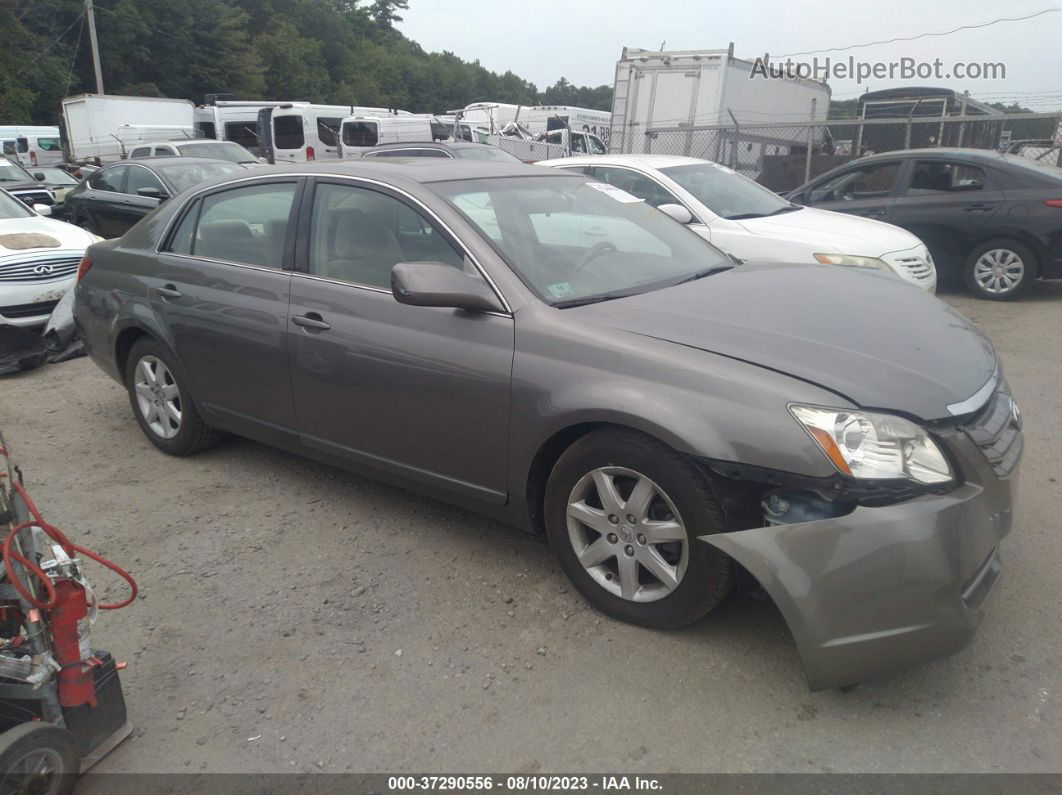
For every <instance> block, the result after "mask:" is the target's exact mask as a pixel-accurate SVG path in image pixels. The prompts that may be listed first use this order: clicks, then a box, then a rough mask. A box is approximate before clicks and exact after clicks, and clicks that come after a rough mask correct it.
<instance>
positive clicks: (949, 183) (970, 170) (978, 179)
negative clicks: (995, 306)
mask: <svg viewBox="0 0 1062 795" xmlns="http://www.w3.org/2000/svg"><path fill="white" fill-rule="evenodd" d="M1005 201H1006V197H1005V196H1004V194H1003V191H1002V190H1001V189H1000V186H999V184H998V182H997V180H996V177H995V172H994V171H992V170H991V169H989V168H985V167H982V166H980V165H978V164H975V163H964V162H961V161H958V160H948V159H946V158H937V157H934V158H919V159H917V160H914V161H913V164H912V167H911V168H910V169H909V170H908V172H907V175H906V177H905V179H904V184H903V186H902V188H901V191H900V195H899V196H898V197H897V198H896V201H895V203H894V204H893V206H892V209H891V212H890V214H889V222H890V223H893V224H896V225H897V226H901V227H903V228H904V229H906V230H908V231H909V232H912V233H913V234H915V235H917V236H918V237H919V238H921V240H922V242H924V243H925V244H926V245H927V246H928V247H929V250H930V251H931V252H932V254H933V259H934V260H935V261H936V262H937V264H938V265H940V266H943V267H945V268H949V269H950V268H952V267H957V266H958V265H959V264H960V263H961V260H962V258H963V257H964V256H965V254H966V252H967V251H969V249H971V248H972V247H973V246H974V245H975V243H976V242H977V241H978V240H980V239H982V238H985V237H989V236H991V234H992V232H991V229H992V228H993V227H994V226H995V224H996V223H997V216H998V214H999V209H1000V207H1002V206H1003V204H1004V203H1005ZM1003 223H1008V220H1007V219H1005V218H1004V219H1003Z"/></svg>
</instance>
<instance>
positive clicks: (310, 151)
mask: <svg viewBox="0 0 1062 795" xmlns="http://www.w3.org/2000/svg"><path fill="white" fill-rule="evenodd" d="M306 159H307V160H316V159H317V156H316V153H315V152H314V151H313V147H312V146H307V147H306Z"/></svg>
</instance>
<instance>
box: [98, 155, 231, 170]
mask: <svg viewBox="0 0 1062 795" xmlns="http://www.w3.org/2000/svg"><path fill="white" fill-rule="evenodd" d="M130 163H139V164H140V165H147V166H171V165H172V166H191V165H195V164H196V163H230V164H231V165H236V164H235V163H233V162H232V161H231V160H219V159H218V158H216V157H179V156H177V155H166V156H165V157H161V156H160V157H138V158H135V159H132V158H131V159H128V160H119V161H118V162H117V163H108V164H107V165H106V166H104V168H111V167H112V166H128V165H129V164H130Z"/></svg>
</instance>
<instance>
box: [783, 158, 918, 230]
mask: <svg viewBox="0 0 1062 795" xmlns="http://www.w3.org/2000/svg"><path fill="white" fill-rule="evenodd" d="M903 166H904V161H903V160H902V159H899V158H897V159H896V160H887V161H882V162H874V163H864V164H862V165H854V166H851V167H850V168H846V169H844V170H842V171H840V172H838V173H836V174H833V175H832V176H828V177H826V178H825V179H823V180H821V181H819V182H817V183H815V184H814V185H812V186H811V187H809V188H808V189H807V190H805V191H804V192H803V193H802V194H801V196H800V197H799V198H795V199H794V200H795V201H797V202H798V203H799V204H805V205H807V206H809V207H819V208H821V209H823V210H835V211H837V212H842V213H848V214H849V215H861V216H863V217H865V218H876V219H878V220H879V221H885V220H888V218H889V211H890V208H891V207H892V204H893V201H894V199H895V195H896V192H897V190H898V187H899V184H900V179H901V176H902V174H903Z"/></svg>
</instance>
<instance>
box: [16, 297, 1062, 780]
mask: <svg viewBox="0 0 1062 795" xmlns="http://www.w3.org/2000/svg"><path fill="white" fill-rule="evenodd" d="M943 298H944V299H945V300H947V301H948V302H949V303H951V304H953V305H955V306H956V307H958V308H959V309H960V310H962V311H963V312H964V313H965V314H967V315H968V316H969V317H970V318H972V319H973V320H974V321H975V322H977V323H978V324H980V325H981V326H982V327H983V328H984V329H985V330H986V331H987V332H988V333H989V335H990V336H991V337H992V338H993V340H994V341H995V343H996V345H997V346H998V348H999V349H1000V351H1001V353H1002V355H1003V359H1004V361H1005V364H1006V368H1007V374H1008V378H1009V380H1010V383H1011V386H1012V387H1013V390H1014V393H1015V395H1016V396H1017V398H1018V400H1019V402H1020V403H1021V406H1022V409H1023V412H1024V416H1025V423H1026V425H1025V427H1026V439H1027V448H1026V453H1025V459H1024V463H1023V467H1022V482H1021V488H1020V500H1019V503H1018V510H1017V521H1016V525H1015V528H1014V532H1013V533H1012V534H1011V536H1010V538H1009V539H1008V540H1007V541H1006V542H1005V544H1004V554H1005V577H1004V578H1003V580H1002V582H1001V583H1000V586H999V588H998V590H997V593H996V595H995V597H994V602H993V603H992V604H991V605H990V607H989V611H988V616H987V618H986V621H985V623H984V624H983V625H982V628H981V630H980V633H979V634H978V636H977V637H976V638H975V640H974V642H973V643H972V644H971V646H969V647H968V648H967V649H966V650H964V651H963V652H961V653H960V654H958V655H957V656H955V657H953V658H951V659H948V660H943V661H940V662H936V663H933V664H930V665H925V666H922V667H919V668H916V669H913V670H910V671H907V672H905V673H902V674H900V675H897V676H895V677H892V678H890V679H887V680H883V681H876V682H871V683H867V684H864V685H862V686H860V687H858V688H856V689H855V690H854V691H852V692H849V693H841V692H839V691H832V692H826V693H817V694H812V693H810V692H808V690H807V687H806V684H805V681H804V679H803V673H802V670H801V667H800V663H799V659H798V657H797V653H796V649H795V646H794V645H793V642H792V639H791V638H790V636H789V634H788V631H787V629H786V626H785V624H784V622H783V621H782V618H781V616H780V614H779V613H778V612H777V610H776V609H775V608H774V606H773V605H772V604H771V603H770V602H769V601H767V600H762V599H757V598H755V597H754V596H752V595H749V594H741V595H736V596H733V597H731V598H730V599H728V600H727V601H726V602H725V603H724V604H723V605H722V606H721V607H720V608H718V609H717V610H716V611H715V612H714V613H713V614H712V615H711V616H709V617H708V619H707V620H705V621H703V622H701V623H700V624H698V625H696V626H694V627H692V628H690V629H688V630H684V631H681V632H671V633H656V632H651V631H648V630H643V629H638V628H635V627H631V626H627V625H624V624H621V623H618V622H615V621H611V620H609V619H607V618H604V617H603V616H601V615H599V614H598V613H596V612H595V611H593V610H592V609H590V608H589V607H588V606H587V605H586V604H584V603H583V602H582V600H581V599H580V598H579V597H578V595H577V594H576V593H575V591H574V589H572V588H570V587H569V586H568V584H567V582H566V580H565V579H564V577H563V575H562V573H561V572H560V570H559V569H558V568H557V566H555V565H554V563H553V561H552V558H551V556H550V554H549V550H548V548H547V547H546V546H545V545H544V544H542V543H539V542H536V541H534V540H532V539H529V538H526V537H525V536H523V535H521V534H520V533H519V532H517V531H514V530H511V529H509V528H507V527H505V526H503V525H500V524H497V523H495V522H492V521H488V520H485V519H482V518H479V517H477V516H475V515H472V514H470V513H467V512H465V511H462V510H459V509H456V508H451V507H449V506H446V505H443V504H440V503H438V502H434V501H432V500H429V499H425V498H422V497H419V496H416V495H413V494H410V493H407V492H404V491H401V490H399V489H395V488H391V487H387V486H382V485H379V484H376V483H373V482H370V481H367V480H364V479H362V478H360V477H357V476H354V475H351V474H348V473H346V472H343V471H340V470H336V469H332V468H329V467H326V466H322V465H319V464H316V463H313V462H310V461H307V460H304V459H302V458H298V457H296V456H293V455H288V454H286V453H282V452H278V451H276V450H273V449H270V448H267V447H263V446H261V445H258V444H255V443H252V442H248V441H244V440H238V439H236V440H231V441H229V442H227V443H225V444H223V445H222V446H220V447H219V448H216V449H215V450H212V451H210V452H208V453H206V454H203V455H200V456H198V457H194V458H190V459H175V458H169V457H167V456H164V455H162V454H161V453H158V452H157V451H156V450H155V449H154V448H153V447H152V446H151V445H150V444H149V443H148V442H147V440H146V439H145V438H144V437H143V435H142V434H141V432H140V429H139V428H138V427H137V425H136V423H135V422H134V421H133V419H132V416H131V413H130V408H129V404H128V402H127V399H126V395H125V393H124V392H123V391H122V390H121V388H120V387H119V386H118V385H117V384H115V383H114V382H112V381H111V380H109V379H108V378H106V377H105V376H104V375H103V374H102V373H101V372H100V371H99V370H97V368H96V367H95V365H93V364H92V363H91V362H90V361H89V360H87V359H78V360H74V361H70V362H66V363H63V364H58V365H49V366H46V367H44V368H42V369H40V370H37V371H34V372H29V373H23V374H20V375H18V376H14V377H8V378H6V379H3V380H0V427H2V428H3V431H4V433H5V434H6V435H7V439H8V442H9V443H10V445H11V447H12V448H13V451H14V452H15V454H16V456H17V457H18V459H19V461H20V462H21V465H22V467H23V469H24V471H25V474H26V483H27V486H28V487H29V488H30V490H31V493H32V494H33V495H34V497H35V498H36V500H37V502H38V504H39V505H40V506H41V507H42V509H43V510H44V512H45V515H46V516H47V517H48V518H50V519H51V520H52V521H53V522H55V523H57V524H58V525H59V526H60V527H63V528H64V529H65V530H66V531H67V532H68V533H69V534H70V535H71V536H72V537H73V538H74V539H75V540H76V541H78V542H80V543H83V544H85V545H87V546H90V547H92V548H94V549H96V550H99V551H100V552H102V553H103V554H105V555H107V556H109V557H111V558H112V559H114V560H115V561H117V562H119V563H121V564H124V565H126V566H127V567H128V568H129V569H130V570H131V571H132V572H133V574H134V576H136V578H137V579H138V580H139V582H140V585H141V588H142V597H143V598H141V599H140V600H138V601H137V602H136V603H135V604H134V605H133V606H131V607H129V608H127V609H125V610H121V611H118V612H116V613H107V614H104V615H102V616H101V618H100V620H99V622H98V623H97V624H96V627H95V631H94V635H93V639H94V643H95V645H97V646H102V647H105V648H107V649H110V650H111V651H112V652H113V653H114V655H115V657H116V658H117V659H118V660H125V661H127V662H128V664H129V667H128V669H127V670H126V671H125V672H124V673H123V677H124V678H123V684H124V689H125V696H126V700H127V703H128V706H129V713H130V717H131V720H132V721H133V723H134V725H135V727H136V730H135V733H134V736H133V737H132V738H131V739H130V740H128V741H126V742H125V743H124V744H123V745H122V746H120V747H119V748H118V749H117V750H116V751H115V752H114V753H112V754H111V755H110V756H109V757H108V758H107V759H105V760H104V761H103V762H102V763H101V764H100V765H99V766H98V767H97V770H98V771H100V772H103V771H107V772H117V771H138V772H161V771H165V772H198V771H229V772H253V771H263V772H277V771H317V770H320V769H323V770H326V771H336V772H341V771H358V772H368V771H387V772H400V771H409V772H424V771H435V772H472V771H477V770H478V771H509V772H511V771H517V772H538V771H542V772H549V771H566V772H592V771H618V772H625V773H636V772H643V771H644V772H664V771H673V772H699V771H730V772H744V771H801V772H817V771H874V772H879V771H900V770H902V771H934V772H935V771H947V772H952V771H964V772H978V771H1025V772H1053V771H1058V770H1060V769H1062V732H1060V730H1059V714H1058V713H1059V691H1060V688H1062V677H1060V671H1062V618H1060V614H1059V606H1060V604H1062V577H1060V575H1059V570H1060V563H1062V533H1060V532H1059V519H1060V515H1062V484H1060V482H1059V481H1060V480H1062V423H1060V422H1059V419H1058V418H1059V417H1062V367H1060V364H1059V362H1060V359H1059V355H1060V354H1059V352H1060V351H1062V284H1060V283H1057V282H1056V283H1053V284H1051V283H1048V284H1043V285H1040V286H1039V288H1038V289H1037V290H1035V291H1034V292H1033V294H1032V295H1031V296H1030V297H1029V298H1027V299H1026V300H1023V301H1020V302H1019V303H1016V304H992V303H988V302H980V301H976V300H974V299H971V298H969V297H967V296H964V295H959V294H946V295H944V296H943ZM903 325H904V324H903V318H900V317H898V318H896V333H898V334H902V333H903ZM90 574H94V575H95V577H94V581H95V582H96V583H97V584H100V585H102V583H103V580H104V579H105V578H104V575H103V574H102V572H99V571H94V572H91V573H90ZM106 592H113V593H116V592H117V586H116V585H115V586H113V591H111V590H110V589H109V588H108V589H106ZM86 784H87V786H85V787H84V788H83V791H90V790H93V789H96V788H94V787H93V785H92V782H91V780H89V781H88V782H86Z"/></svg>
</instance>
